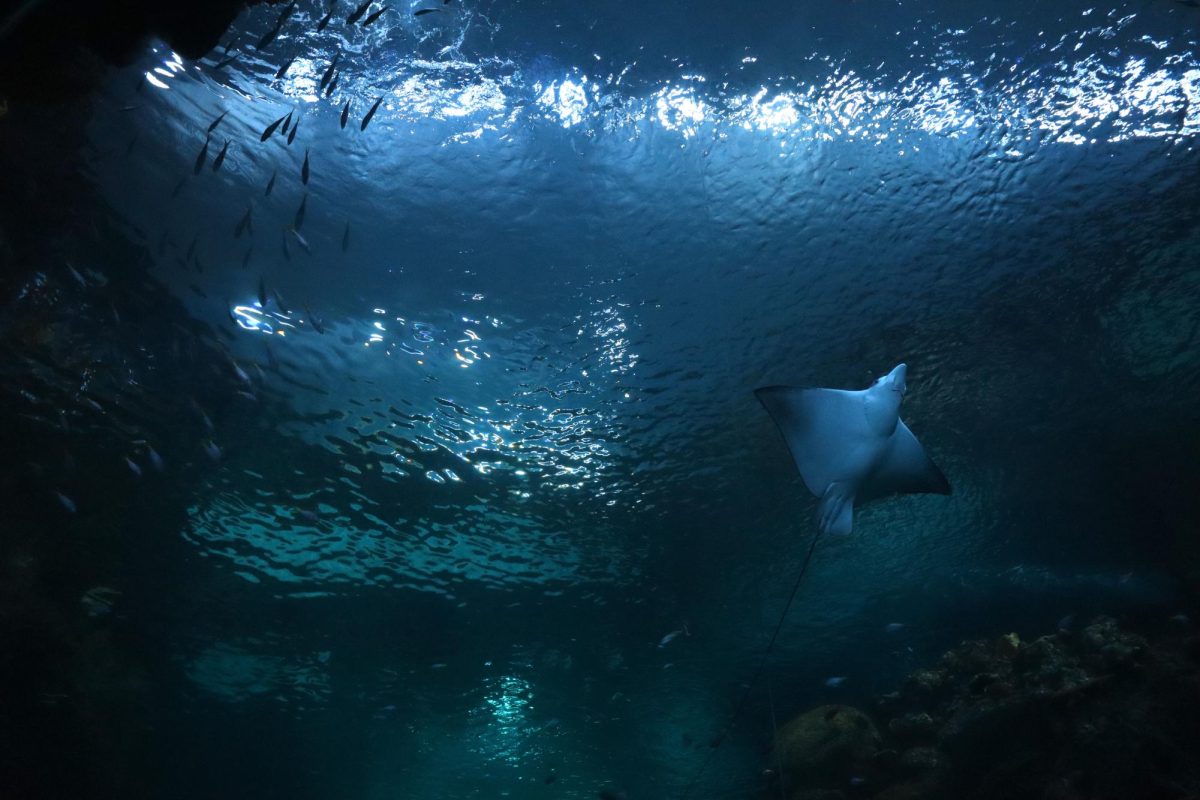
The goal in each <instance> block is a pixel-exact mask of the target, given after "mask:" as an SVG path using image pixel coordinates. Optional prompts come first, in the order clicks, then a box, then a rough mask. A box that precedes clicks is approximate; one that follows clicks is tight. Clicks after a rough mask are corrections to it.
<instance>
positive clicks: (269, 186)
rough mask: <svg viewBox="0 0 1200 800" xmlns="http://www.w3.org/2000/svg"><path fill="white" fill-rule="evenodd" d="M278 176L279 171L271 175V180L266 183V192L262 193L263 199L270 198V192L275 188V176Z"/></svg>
mask: <svg viewBox="0 0 1200 800" xmlns="http://www.w3.org/2000/svg"><path fill="white" fill-rule="evenodd" d="M278 174H279V170H275V171H274V172H272V173H271V180H269V181H267V191H265V192H264V193H263V197H270V196H271V190H272V189H274V188H275V176H276V175H278Z"/></svg>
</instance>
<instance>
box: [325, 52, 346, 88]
mask: <svg viewBox="0 0 1200 800" xmlns="http://www.w3.org/2000/svg"><path fill="white" fill-rule="evenodd" d="M341 57H342V53H341V51H338V52H337V53H334V54H333V60H332V61H330V62H329V66H328V67H326V68H325V72H323V73H322V74H321V84H320V85H321V89H324V88H325V87H326V86H328V85H329V81H331V80H332V79H333V73H334V71H335V70H336V69H337V63H338V59H339V58H341Z"/></svg>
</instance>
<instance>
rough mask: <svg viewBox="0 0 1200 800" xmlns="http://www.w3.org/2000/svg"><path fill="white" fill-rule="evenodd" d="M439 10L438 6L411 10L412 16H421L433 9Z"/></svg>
mask: <svg viewBox="0 0 1200 800" xmlns="http://www.w3.org/2000/svg"><path fill="white" fill-rule="evenodd" d="M441 10H442V9H440V8H418V9H417V10H416V11H414V12H413V16H414V17H423V16H425V15H426V14H432V13H433V12H435V11H441Z"/></svg>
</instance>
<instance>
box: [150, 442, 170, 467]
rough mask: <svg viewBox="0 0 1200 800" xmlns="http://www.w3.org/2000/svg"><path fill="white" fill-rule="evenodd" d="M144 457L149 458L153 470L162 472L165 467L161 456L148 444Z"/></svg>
mask: <svg viewBox="0 0 1200 800" xmlns="http://www.w3.org/2000/svg"><path fill="white" fill-rule="evenodd" d="M146 458H148V459H150V466H152V467H154V471H155V472H162V471H163V470H164V469H165V468H166V464H164V463H163V460H162V456H160V455H159V454H158V451H156V450H155V449H154V448H153V447H151V446H150V445H146Z"/></svg>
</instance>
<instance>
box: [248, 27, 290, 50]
mask: <svg viewBox="0 0 1200 800" xmlns="http://www.w3.org/2000/svg"><path fill="white" fill-rule="evenodd" d="M282 28H283V26H282V25H276V26H274V27H273V28H271V29H270V30H269V31H267V32H266V33H264V34H263V35H262V38H261V39H259V40H258V44H256V45H254V49H255V50H262V49H264V48H266V47H268V46H270V44H271V42H273V41H275V37H276V36H278V35H279V31H280V30H282Z"/></svg>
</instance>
